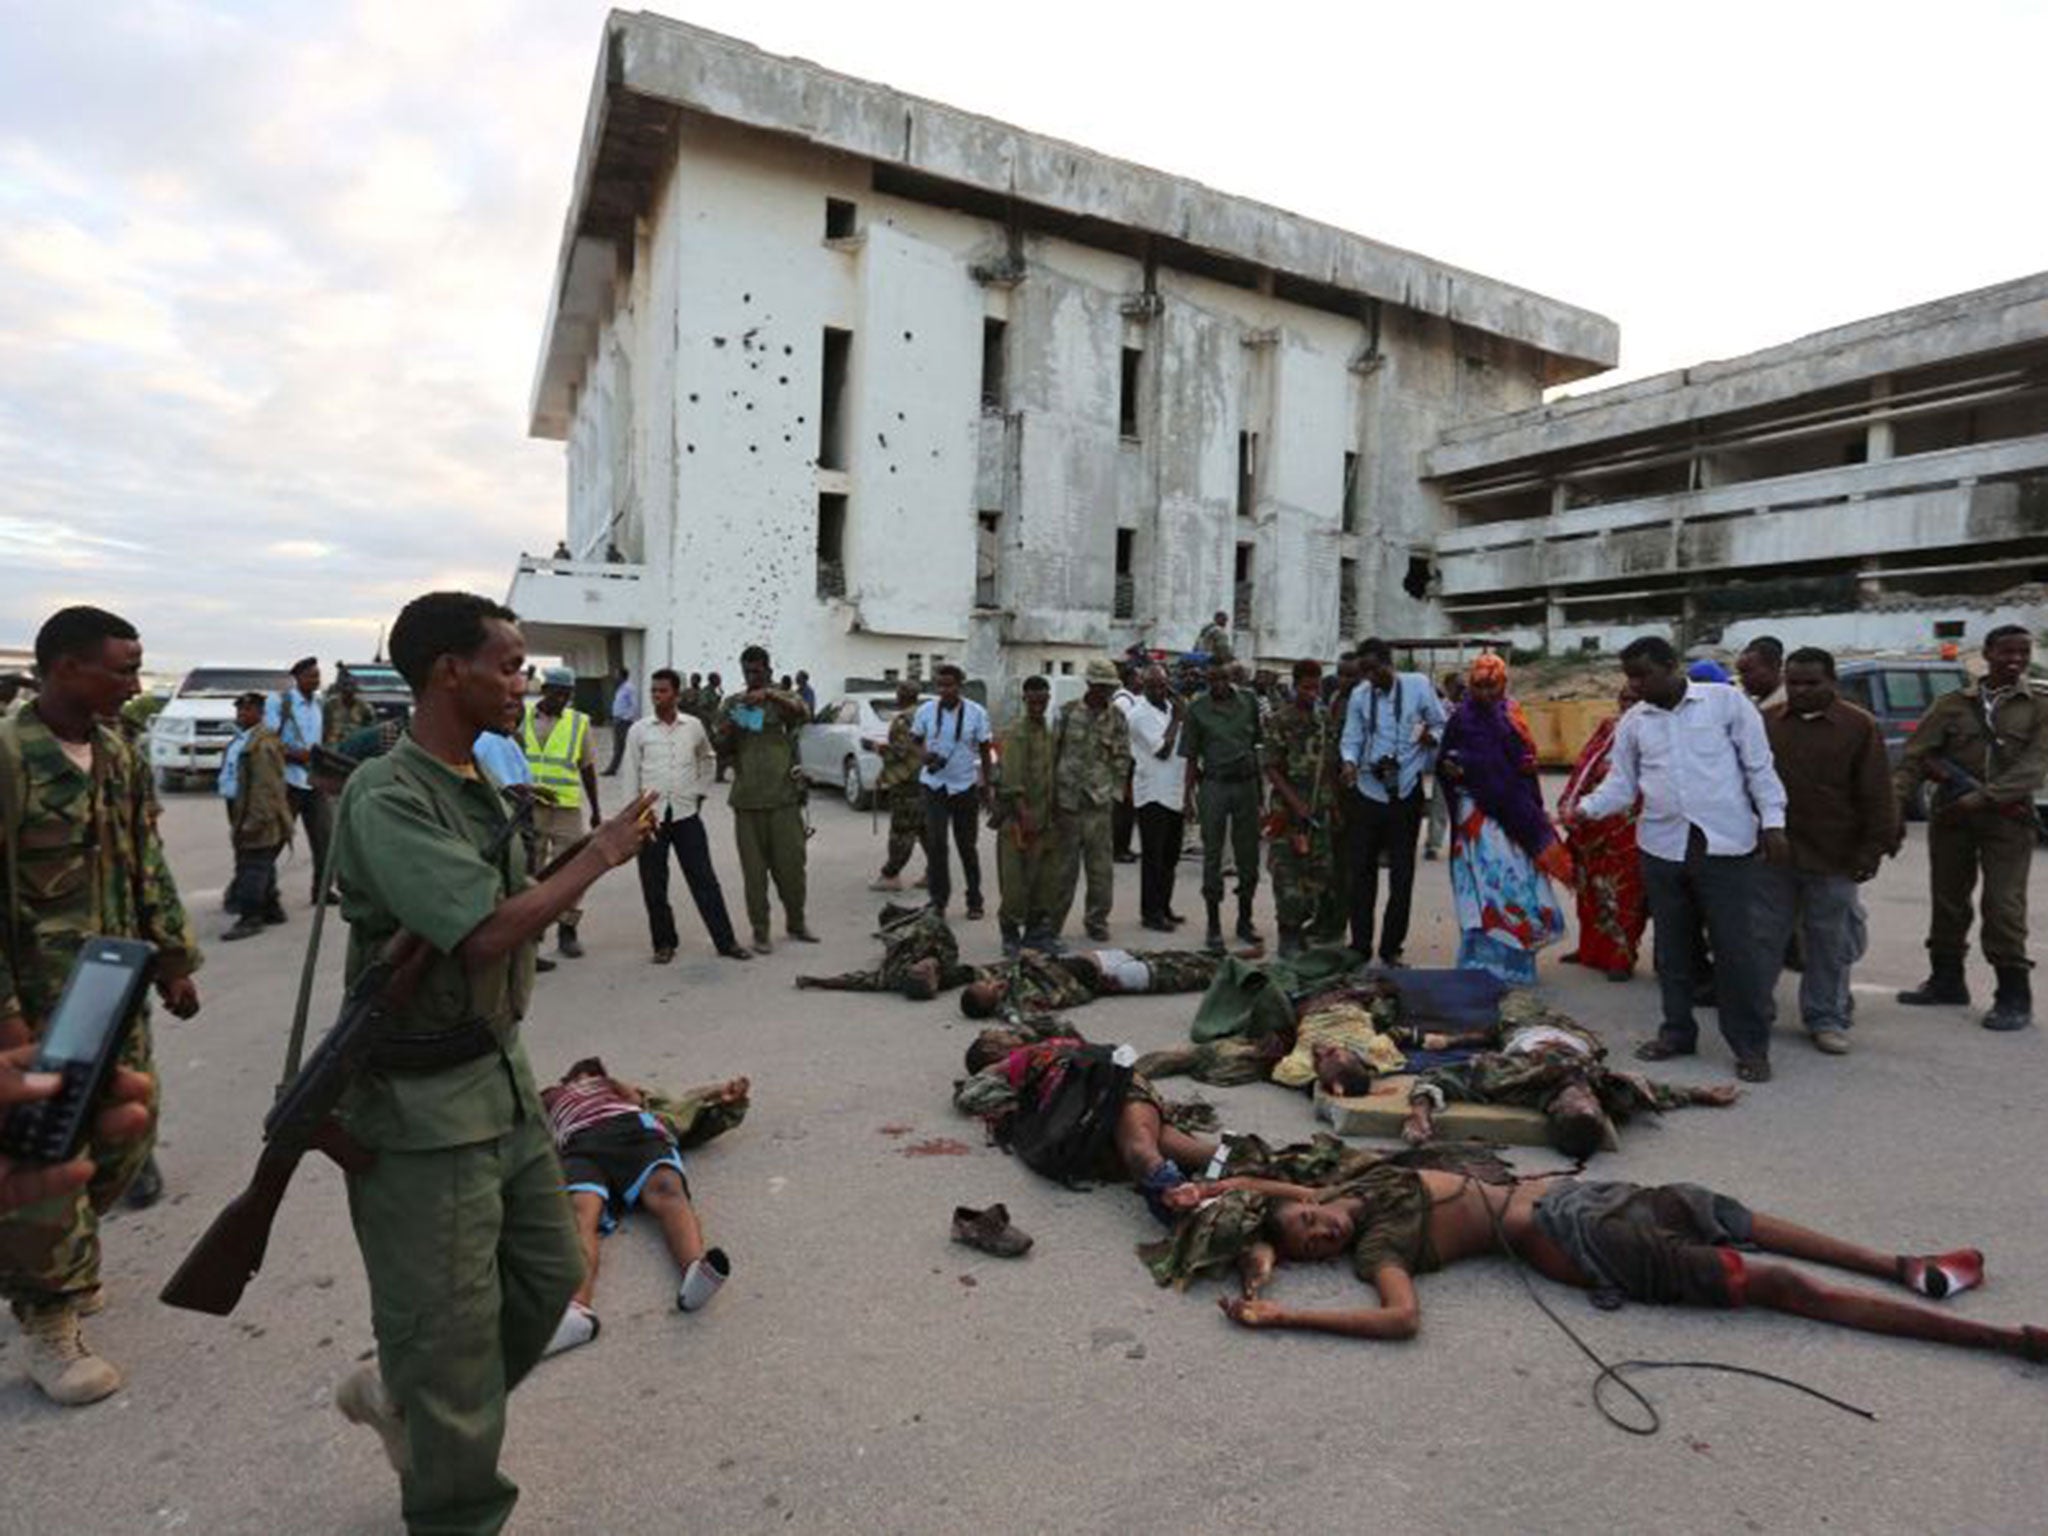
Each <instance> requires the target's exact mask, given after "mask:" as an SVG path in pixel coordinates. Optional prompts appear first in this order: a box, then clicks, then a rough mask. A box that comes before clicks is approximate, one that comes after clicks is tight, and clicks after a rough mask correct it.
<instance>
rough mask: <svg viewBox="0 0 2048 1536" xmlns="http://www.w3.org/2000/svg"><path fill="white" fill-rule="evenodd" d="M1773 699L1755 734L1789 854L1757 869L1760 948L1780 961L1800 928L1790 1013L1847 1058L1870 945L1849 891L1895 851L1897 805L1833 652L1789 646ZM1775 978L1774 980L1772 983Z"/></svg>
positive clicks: (1820, 1044)
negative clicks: (1854, 981)
mask: <svg viewBox="0 0 2048 1536" xmlns="http://www.w3.org/2000/svg"><path fill="white" fill-rule="evenodd" d="M1783 688H1784V692H1785V698H1784V700H1783V701H1782V702H1780V703H1776V704H1771V705H1768V706H1767V707H1766V708H1765V709H1764V712H1763V714H1764V733H1765V734H1766V735H1767V736H1769V737H1770V741H1771V756H1772V758H1773V759H1774V760H1775V761H1776V763H1777V768H1778V778H1779V779H1780V781H1782V782H1783V784H1784V786H1785V798H1786V806H1785V835H1786V837H1787V838H1788V839H1789V840H1790V842H1791V845H1792V857H1791V859H1790V860H1789V861H1788V862H1786V863H1784V864H1770V865H1766V866H1765V867H1764V869H1763V871H1762V875H1763V878H1762V880H1761V881H1760V882H1759V887H1758V891H1757V907H1756V918H1757V944H1758V947H1759V948H1760V949H1761V950H1762V951H1763V952H1764V953H1765V954H1766V955H1772V956H1777V957H1779V959H1780V960H1781V961H1782V958H1783V956H1784V952H1785V936H1786V935H1787V934H1789V933H1790V932H1792V929H1793V925H1794V924H1795V923H1796V924H1798V926H1799V932H1800V936H1801V938H1802V939H1803V940H1804V943H1805V968H1804V970H1803V971H1802V972H1801V975H1800V979H1799V1016H1800V1019H1801V1021H1802V1022H1803V1023H1804V1024H1805V1025H1806V1031H1807V1033H1808V1034H1809V1035H1811V1036H1812V1037H1813V1043H1814V1047H1815V1048H1816V1049H1817V1050H1820V1051H1822V1052H1824V1053H1826V1054H1827V1055H1829V1056H1846V1055H1847V1054H1848V1053H1849V1026H1850V1024H1851V1023H1852V1022H1853V1020H1854V1016H1855V1002H1854V1000H1853V997H1852V995H1851V993H1850V991H1849V971H1850V968H1851V967H1852V966H1854V965H1855V963H1856V962H1857V961H1858V960H1860V959H1862V958H1863V952H1864V950H1865V948H1866V947H1867V946H1868V943H1869V937H1870V935H1869V929H1868V927H1867V926H1866V924H1865V922H1864V916H1863V903H1862V901H1861V900H1859V899H1858V897H1857V894H1856V888H1857V887H1858V886H1859V885H1861V884H1863V882H1865V881H1866V880H1869V879H1870V878H1871V877H1872V876H1873V875H1875V874H1876V873H1877V867H1878V865H1879V864H1881V863H1883V862H1884V859H1885V856H1886V855H1887V854H1889V853H1890V852H1891V851H1892V850H1893V849H1894V848H1896V847H1897V846H1898V842H1899V805H1898V800H1897V798H1896V797H1895V796H1894V795H1893V793H1892V782H1891V764H1890V761H1889V759H1888V758H1887V757H1886V755H1885V749H1884V733H1883V732H1882V731H1881V730H1879V728H1878V724H1877V721H1876V720H1874V719H1872V718H1871V717H1870V715H1868V714H1867V713H1865V712H1864V711H1863V710H1860V709H1858V708H1857V707H1856V706H1855V705H1854V704H1851V703H1848V702H1847V701H1846V700H1844V699H1842V698H1840V697H1838V696H1837V695H1836V693H1835V658H1834V657H1833V656H1831V655H1829V654H1828V653H1827V652H1826V651H1823V650H1819V649H1815V648H1810V647H1809V648H1808V649H1805V650H1798V651H1794V652H1793V653H1792V655H1791V656H1790V657H1789V658H1788V659H1787V661H1786V663H1785V668H1784V677H1783ZM1772 981H1773V985H1774V986H1775V984H1776V976H1775V975H1774V976H1773V978H1772Z"/></svg>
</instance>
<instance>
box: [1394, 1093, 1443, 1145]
mask: <svg viewBox="0 0 2048 1536" xmlns="http://www.w3.org/2000/svg"><path fill="white" fill-rule="evenodd" d="M1435 1134H1436V1111H1435V1109H1434V1108H1433V1107H1432V1106H1431V1104H1430V1102H1429V1100H1427V1099H1411V1100H1409V1101H1408V1118H1407V1119H1406V1120H1404V1121H1402V1122H1401V1139H1402V1140H1403V1141H1405V1142H1407V1143H1408V1145H1409V1146H1411V1147H1419V1146H1421V1145H1422V1144H1423V1143H1424V1142H1426V1141H1428V1140H1429V1138H1430V1137H1432V1136H1434V1135H1435Z"/></svg>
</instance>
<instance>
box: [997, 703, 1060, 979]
mask: <svg viewBox="0 0 2048 1536" xmlns="http://www.w3.org/2000/svg"><path fill="white" fill-rule="evenodd" d="M997 757H998V766H997V769H996V781H995V796H996V805H997V807H998V809H999V812H1000V817H1001V829H1000V830H999V831H998V832H997V833H996V889H997V890H998V891H999V892H1001V894H1002V905H1001V907H1000V908H999V910H998V912H997V920H998V922H999V924H1000V926H1001V928H1002V933H1003V939H1004V941H1005V942H1009V943H1017V942H1023V941H1027V940H1029V941H1035V940H1040V939H1049V938H1051V937H1052V936H1053V935H1055V934H1056V933H1058V932H1059V928H1058V925H1057V923H1056V922H1055V914H1056V912H1057V916H1058V918H1060V919H1062V920H1063V919H1064V918H1065V916H1066V907H1065V905H1063V904H1062V901H1061V898H1060V892H1061V891H1062V890H1065V891H1067V892H1068V896H1067V900H1068V901H1069V902H1071V900H1072V894H1071V893H1072V887H1071V886H1068V885H1063V884H1062V881H1063V880H1065V879H1068V878H1070V876H1069V875H1068V872H1067V852H1066V843H1067V842H1068V841H1069V840H1070V838H1069V833H1070V832H1071V829H1070V828H1067V827H1063V826H1062V825H1061V824H1060V822H1059V820H1058V818H1057V817H1056V816H1055V815H1054V813H1053V802H1054V789H1053V766H1054V765H1053V732H1052V727H1051V726H1050V725H1047V724H1045V723H1044V722H1042V721H1040V722H1034V721H1033V720H1032V719H1031V718H1030V716H1028V715H1027V716H1025V717H1024V718H1023V719H1021V720H1019V721H1018V722H1017V723H1016V724H1015V725H1013V726H1011V727H1010V729H1009V730H1008V731H1006V732H1004V734H1003V739H1002V748H1001V751H1000V752H999V753H998V754H997ZM1020 811H1022V812H1023V813H1024V814H1026V815H1028V816H1029V818H1030V823H1031V837H1030V840H1029V841H1028V842H1023V841H1020V839H1021V838H1022V836H1023V826H1022V823H1021V822H1020V821H1019V820H1018V814H1019V812H1020Z"/></svg>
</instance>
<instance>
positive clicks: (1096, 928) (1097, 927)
mask: <svg viewBox="0 0 2048 1536" xmlns="http://www.w3.org/2000/svg"><path fill="white" fill-rule="evenodd" d="M1083 932H1085V933H1086V934H1087V935H1088V937H1089V938H1091V939H1093V940H1094V941H1095V942H1096V943H1098V944H1107V943H1108V942H1109V924H1107V923H1088V924H1086V925H1084V927H1083Z"/></svg>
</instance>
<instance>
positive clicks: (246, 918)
mask: <svg viewBox="0 0 2048 1536" xmlns="http://www.w3.org/2000/svg"><path fill="white" fill-rule="evenodd" d="M262 931H263V919H262V918H260V917H258V916H256V915H255V914H254V913H247V914H245V915H243V916H242V917H239V918H237V919H236V920H235V926H234V927H232V928H230V929H229V930H228V931H227V932H226V933H224V934H222V935H221V936H220V941H221V943H223V944H232V943H234V942H235V940H237V939H253V938H255V937H256V935H257V934H259V933H261V932H262Z"/></svg>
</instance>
